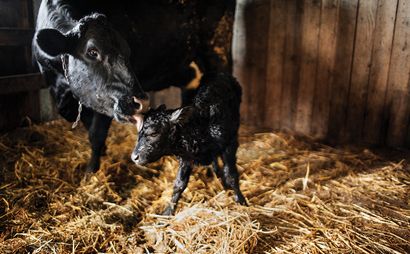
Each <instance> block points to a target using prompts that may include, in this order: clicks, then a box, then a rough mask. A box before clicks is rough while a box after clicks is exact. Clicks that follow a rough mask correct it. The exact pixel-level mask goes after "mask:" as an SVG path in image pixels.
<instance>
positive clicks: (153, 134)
mask: <svg viewBox="0 0 410 254" xmlns="http://www.w3.org/2000/svg"><path fill="white" fill-rule="evenodd" d="M148 136H150V137H151V138H156V137H158V136H159V133H152V134H149V135H148Z"/></svg>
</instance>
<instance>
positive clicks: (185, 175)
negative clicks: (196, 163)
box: [163, 159, 192, 215]
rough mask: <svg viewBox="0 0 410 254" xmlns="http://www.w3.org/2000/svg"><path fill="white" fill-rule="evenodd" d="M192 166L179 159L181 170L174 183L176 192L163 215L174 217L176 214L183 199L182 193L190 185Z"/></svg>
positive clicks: (179, 169)
mask: <svg viewBox="0 0 410 254" xmlns="http://www.w3.org/2000/svg"><path fill="white" fill-rule="evenodd" d="M191 172H192V165H191V162H189V161H185V160H183V159H179V168H178V173H177V177H176V179H175V182H174V191H173V193H172V198H171V202H170V203H169V205H168V207H167V208H166V209H165V211H164V212H163V215H172V214H174V213H175V208H176V206H177V204H178V201H179V199H180V198H181V195H182V192H184V190H185V188H186V187H187V185H188V181H189V177H190V176H191Z"/></svg>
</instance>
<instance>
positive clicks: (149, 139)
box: [131, 105, 194, 165]
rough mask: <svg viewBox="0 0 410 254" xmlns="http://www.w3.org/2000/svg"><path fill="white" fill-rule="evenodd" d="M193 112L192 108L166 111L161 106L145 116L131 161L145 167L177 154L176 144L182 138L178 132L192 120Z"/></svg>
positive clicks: (139, 128)
mask: <svg viewBox="0 0 410 254" xmlns="http://www.w3.org/2000/svg"><path fill="white" fill-rule="evenodd" d="M193 112H194V108H193V107H191V106H187V107H183V108H179V109H173V110H166V108H165V106H164V105H161V106H160V107H158V108H157V109H155V110H154V109H151V110H150V111H148V112H147V113H146V114H144V119H141V122H140V125H138V143H137V145H136V146H135V148H134V151H133V152H132V155H131V159H132V160H133V161H134V162H135V163H136V164H139V165H144V164H147V163H150V162H154V161H156V160H158V159H160V158H161V157H162V156H164V155H170V154H174V153H175V152H177V151H176V149H177V147H176V144H177V142H178V139H180V138H181V137H180V136H179V134H178V131H177V130H178V129H180V127H181V126H182V125H183V124H185V123H187V122H188V121H189V120H190V118H191V116H192V114H193Z"/></svg>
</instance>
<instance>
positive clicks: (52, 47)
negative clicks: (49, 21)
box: [36, 29, 75, 57]
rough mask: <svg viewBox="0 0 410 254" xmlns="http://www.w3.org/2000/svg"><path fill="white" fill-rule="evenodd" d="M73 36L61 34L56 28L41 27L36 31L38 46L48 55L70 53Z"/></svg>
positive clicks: (72, 46)
mask: <svg viewBox="0 0 410 254" xmlns="http://www.w3.org/2000/svg"><path fill="white" fill-rule="evenodd" d="M74 40H75V39H74V37H73V36H70V35H65V34H62V33H61V32H60V31H58V30H56V29H42V30H39V31H38V32H37V35H36V42H37V45H38V46H39V48H40V49H41V50H42V51H44V52H45V53H46V54H48V55H50V56H53V57H55V56H58V55H60V54H66V53H71V51H72V49H73V48H74V45H73V44H74Z"/></svg>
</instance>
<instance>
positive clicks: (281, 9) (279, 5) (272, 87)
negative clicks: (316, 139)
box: [264, 0, 287, 129]
mask: <svg viewBox="0 0 410 254" xmlns="http://www.w3.org/2000/svg"><path fill="white" fill-rule="evenodd" d="M286 14H287V13H286V0H277V1H271V2H270V22H269V31H268V51H267V54H266V56H267V60H266V61H267V68H266V85H267V87H266V93H265V98H264V99H265V110H264V111H265V116H264V125H265V126H267V127H271V128H274V129H279V127H280V102H281V100H280V98H281V94H282V80H283V78H282V74H283V61H284V52H285V50H284V49H285V39H286Z"/></svg>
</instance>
